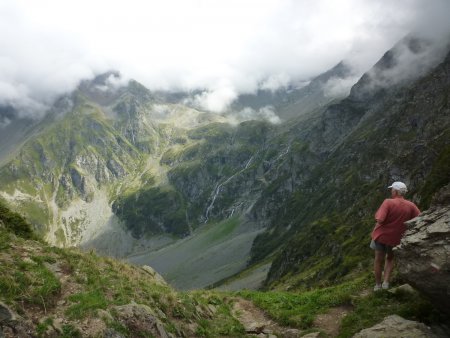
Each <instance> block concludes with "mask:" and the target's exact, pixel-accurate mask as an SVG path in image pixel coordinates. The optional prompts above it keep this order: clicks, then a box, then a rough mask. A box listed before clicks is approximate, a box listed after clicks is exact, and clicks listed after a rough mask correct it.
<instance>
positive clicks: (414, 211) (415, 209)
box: [412, 203, 420, 218]
mask: <svg viewBox="0 0 450 338" xmlns="http://www.w3.org/2000/svg"><path fill="white" fill-rule="evenodd" d="M419 215H420V209H419V208H418V207H417V206H416V205H415V204H414V203H413V208H412V218H415V217H417V216H419Z"/></svg>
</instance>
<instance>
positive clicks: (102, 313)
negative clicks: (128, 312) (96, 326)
mask: <svg viewBox="0 0 450 338" xmlns="http://www.w3.org/2000/svg"><path fill="white" fill-rule="evenodd" d="M97 315H98V316H99V317H100V318H101V319H103V320H104V321H107V322H112V321H113V320H114V318H113V316H111V314H110V313H109V312H108V311H106V310H103V309H99V310H97Z"/></svg>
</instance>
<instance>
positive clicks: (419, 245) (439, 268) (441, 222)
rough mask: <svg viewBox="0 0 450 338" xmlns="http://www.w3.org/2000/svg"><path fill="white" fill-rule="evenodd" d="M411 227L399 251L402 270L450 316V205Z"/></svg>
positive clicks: (427, 215)
mask: <svg viewBox="0 0 450 338" xmlns="http://www.w3.org/2000/svg"><path fill="white" fill-rule="evenodd" d="M444 195H445V194H444ZM408 226H409V229H408V230H407V231H406V233H405V236H404V237H403V239H402V242H401V244H400V245H399V246H398V248H396V250H395V253H396V256H397V257H398V271H399V273H400V275H401V276H402V278H404V279H405V280H407V281H408V283H410V284H411V285H412V286H414V287H415V288H416V289H418V290H419V291H421V292H422V293H423V294H425V295H427V296H428V297H429V298H431V300H432V301H433V303H434V304H435V305H436V306H438V307H439V308H440V309H441V310H442V311H443V312H445V313H446V314H447V315H448V316H450V205H446V206H443V205H440V206H435V207H432V208H430V209H429V210H427V211H426V212H424V213H423V214H422V215H421V216H419V217H417V218H415V219H414V220H412V221H410V222H408Z"/></svg>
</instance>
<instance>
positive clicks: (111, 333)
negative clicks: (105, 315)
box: [103, 328, 125, 338]
mask: <svg viewBox="0 0 450 338" xmlns="http://www.w3.org/2000/svg"><path fill="white" fill-rule="evenodd" d="M103 338H125V336H123V335H122V334H120V333H119V332H117V331H116V330H114V329H111V328H109V329H106V330H105V332H104V333H103Z"/></svg>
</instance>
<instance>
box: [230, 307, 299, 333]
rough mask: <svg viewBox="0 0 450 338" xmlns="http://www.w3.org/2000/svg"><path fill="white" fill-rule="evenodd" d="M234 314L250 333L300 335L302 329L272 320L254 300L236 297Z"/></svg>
mask: <svg viewBox="0 0 450 338" xmlns="http://www.w3.org/2000/svg"><path fill="white" fill-rule="evenodd" d="M233 315H234V316H235V317H236V318H237V319H238V320H239V321H240V322H241V324H242V325H243V326H244V328H245V331H246V332H247V334H249V335H256V336H258V337H286V338H288V337H292V338H294V337H300V334H301V331H300V330H297V329H291V328H288V327H282V326H280V325H278V324H277V323H275V322H274V321H273V320H271V319H270V318H269V317H268V316H267V315H266V314H265V313H264V311H262V310H261V309H260V308H258V307H257V306H255V305H254V304H253V302H251V301H249V300H246V299H242V298H236V299H235V302H234V305H233Z"/></svg>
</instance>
